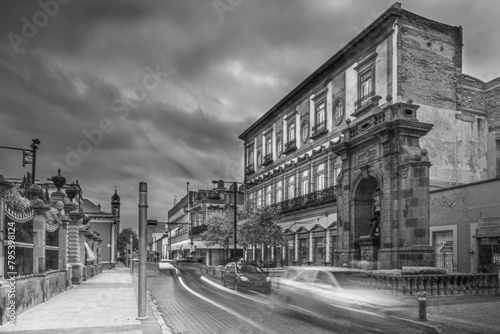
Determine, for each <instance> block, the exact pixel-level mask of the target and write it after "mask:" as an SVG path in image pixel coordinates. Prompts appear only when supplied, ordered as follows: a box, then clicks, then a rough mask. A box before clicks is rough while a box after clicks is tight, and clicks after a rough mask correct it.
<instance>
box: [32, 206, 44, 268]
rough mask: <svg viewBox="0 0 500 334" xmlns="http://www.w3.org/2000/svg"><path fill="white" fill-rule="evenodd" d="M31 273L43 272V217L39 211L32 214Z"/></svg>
mask: <svg viewBox="0 0 500 334" xmlns="http://www.w3.org/2000/svg"><path fill="white" fill-rule="evenodd" d="M33 233H34V236H33V244H34V248H33V273H34V274H39V273H43V272H45V217H44V216H43V214H40V212H36V213H35V215H33Z"/></svg>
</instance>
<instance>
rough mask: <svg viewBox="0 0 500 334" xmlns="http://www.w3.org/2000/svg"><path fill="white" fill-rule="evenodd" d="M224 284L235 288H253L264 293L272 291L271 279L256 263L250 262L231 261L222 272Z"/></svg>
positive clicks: (237, 289)
mask: <svg viewBox="0 0 500 334" xmlns="http://www.w3.org/2000/svg"><path fill="white" fill-rule="evenodd" d="M221 274H222V278H221V282H222V285H223V286H230V287H232V288H234V290H236V291H239V290H253V291H259V292H263V293H269V292H270V291H271V280H270V278H269V277H268V276H267V274H266V273H265V272H264V271H263V270H262V268H261V267H259V266H258V265H256V264H253V263H250V262H230V263H228V264H227V265H226V266H225V267H224V269H223V270H222V272H221Z"/></svg>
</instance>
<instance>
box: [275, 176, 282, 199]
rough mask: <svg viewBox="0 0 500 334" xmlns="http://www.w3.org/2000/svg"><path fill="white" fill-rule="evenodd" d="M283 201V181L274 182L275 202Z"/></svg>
mask: <svg viewBox="0 0 500 334" xmlns="http://www.w3.org/2000/svg"><path fill="white" fill-rule="evenodd" d="M281 201H283V181H279V182H278V183H277V184H276V203H279V202H281Z"/></svg>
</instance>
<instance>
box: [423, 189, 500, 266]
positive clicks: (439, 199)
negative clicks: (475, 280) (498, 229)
mask: <svg viewBox="0 0 500 334" xmlns="http://www.w3.org/2000/svg"><path fill="white" fill-rule="evenodd" d="M499 199H500V179H493V180H488V181H482V182H477V183H474V184H468V185H464V186H457V187H453V188H448V189H443V190H436V191H431V193H430V210H431V216H430V225H431V230H440V231H443V230H453V229H455V231H456V235H455V236H454V237H455V240H454V243H456V244H457V252H458V254H456V259H457V263H455V264H454V266H455V267H456V268H457V270H458V272H463V273H469V272H476V271H477V260H478V253H477V252H476V247H477V244H476V243H477V241H476V238H473V236H474V235H475V230H476V228H477V224H478V221H479V218H481V217H482V218H488V217H500V206H499ZM431 233H432V231H431ZM469 249H472V250H474V251H475V253H474V254H470V253H469Z"/></svg>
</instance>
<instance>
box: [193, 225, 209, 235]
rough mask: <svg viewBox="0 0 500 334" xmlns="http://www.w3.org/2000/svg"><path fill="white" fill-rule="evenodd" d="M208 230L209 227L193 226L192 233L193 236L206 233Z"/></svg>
mask: <svg viewBox="0 0 500 334" xmlns="http://www.w3.org/2000/svg"><path fill="white" fill-rule="evenodd" d="M207 229H208V227H207V225H205V224H203V225H198V226H193V229H192V232H193V234H200V233H203V232H205V231H206V230H207Z"/></svg>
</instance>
